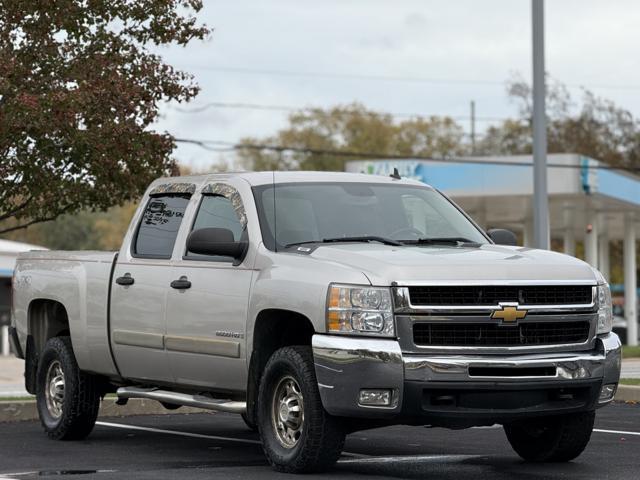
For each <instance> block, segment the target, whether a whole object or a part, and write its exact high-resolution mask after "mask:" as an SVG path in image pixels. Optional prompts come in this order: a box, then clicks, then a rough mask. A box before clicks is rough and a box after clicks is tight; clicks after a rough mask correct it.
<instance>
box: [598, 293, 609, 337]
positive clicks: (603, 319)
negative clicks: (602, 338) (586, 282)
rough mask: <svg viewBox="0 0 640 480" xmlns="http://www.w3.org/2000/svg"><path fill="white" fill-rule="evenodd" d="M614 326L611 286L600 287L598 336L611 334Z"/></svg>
mask: <svg viewBox="0 0 640 480" xmlns="http://www.w3.org/2000/svg"><path fill="white" fill-rule="evenodd" d="M612 326H613V311H612V309H611V290H609V284H607V283H604V284H602V285H598V329H597V331H596V333H597V334H601V333H609V332H610V331H611V328H612Z"/></svg>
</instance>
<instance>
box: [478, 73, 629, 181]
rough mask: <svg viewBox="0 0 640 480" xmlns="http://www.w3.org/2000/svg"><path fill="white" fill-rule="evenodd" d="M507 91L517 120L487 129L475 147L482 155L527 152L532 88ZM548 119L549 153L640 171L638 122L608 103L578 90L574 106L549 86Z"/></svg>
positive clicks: (556, 86)
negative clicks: (579, 94)
mask: <svg viewBox="0 0 640 480" xmlns="http://www.w3.org/2000/svg"><path fill="white" fill-rule="evenodd" d="M507 92H508V94H509V96H510V97H511V98H512V99H513V100H514V101H516V102H517V103H518V104H519V106H520V109H519V110H520V113H519V118H518V119H517V120H511V119H509V120H505V121H504V122H503V123H502V124H500V125H498V126H492V127H490V128H489V129H488V130H487V133H486V135H485V137H484V138H483V140H482V141H481V142H480V145H479V148H478V150H479V151H480V152H481V153H483V154H486V155H501V154H508V155H513V154H519V153H523V154H530V153H531V152H532V139H531V119H532V112H533V107H532V104H531V98H532V97H531V87H530V86H529V85H528V84H527V83H526V82H524V81H523V80H522V79H519V78H515V79H513V80H512V81H511V82H510V83H509V84H508V87H507ZM547 115H548V123H547V141H548V151H549V153H579V154H581V155H585V156H588V157H591V158H594V159H597V160H602V161H603V162H605V163H608V164H610V165H612V166H618V167H624V168H636V169H637V168H640V122H638V120H636V119H634V118H633V115H631V113H630V112H629V111H627V110H625V109H623V108H620V107H618V106H617V105H615V104H614V103H613V102H612V101H610V100H606V99H603V98H600V97H597V96H596V95H594V94H593V93H592V92H590V91H588V90H585V89H583V95H582V101H581V102H580V103H579V104H577V103H576V102H575V101H574V100H573V98H572V97H571V95H570V94H569V91H568V90H567V88H566V87H565V86H564V85H562V84H561V83H559V82H555V81H551V82H550V84H549V86H548V91H547Z"/></svg>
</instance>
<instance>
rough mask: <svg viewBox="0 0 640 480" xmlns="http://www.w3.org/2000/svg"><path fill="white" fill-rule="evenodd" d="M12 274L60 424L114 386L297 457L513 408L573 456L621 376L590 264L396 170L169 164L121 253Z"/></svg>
mask: <svg viewBox="0 0 640 480" xmlns="http://www.w3.org/2000/svg"><path fill="white" fill-rule="evenodd" d="M13 286H14V294H13V307H12V308H13V315H12V328H11V337H12V343H13V347H14V350H15V351H16V352H17V354H18V356H20V357H23V358H25V359H26V362H25V365H26V367H25V379H26V388H27V390H28V391H29V392H31V393H33V394H35V395H36V397H37V408H38V411H39V415H40V419H41V422H42V425H43V427H44V430H45V431H46V433H47V434H48V436H49V437H51V438H53V439H59V440H63V439H83V438H85V437H87V436H88V435H89V434H90V432H91V431H92V428H93V427H94V424H95V421H96V416H97V414H98V409H99V406H100V402H101V401H102V399H103V398H104V395H105V394H107V393H113V392H115V393H116V395H117V397H118V402H119V403H121V404H122V403H126V402H127V400H128V399H130V398H146V399H153V400H157V401H159V402H161V403H162V404H163V405H164V406H165V407H166V408H168V409H173V408H179V407H180V406H195V407H201V408H206V409H211V410H216V411H223V412H231V413H236V414H240V415H242V416H243V418H244V420H245V422H246V423H247V425H248V426H249V427H250V428H253V429H255V430H257V431H258V432H259V435H260V438H261V441H262V444H263V447H264V452H265V454H266V456H267V458H268V460H269V462H270V463H271V464H272V465H273V467H274V468H276V469H277V470H279V471H284V472H308V471H319V470H322V469H326V468H329V467H330V466H331V465H332V464H333V463H334V462H335V461H336V460H337V459H338V457H339V455H340V453H341V450H342V448H343V444H344V439H345V435H346V434H348V433H350V432H353V431H357V430H364V429H367V428H374V427H381V426H385V425H393V424H405V425H423V426H428V427H446V428H454V429H462V428H468V427H473V426H482V425H494V424H499V425H502V426H503V428H504V431H505V433H506V437H507V439H508V441H509V442H510V444H511V445H512V446H513V448H514V450H515V452H517V454H518V455H520V456H521V457H522V458H523V459H525V460H527V461H533V462H558V461H569V460H572V459H574V458H575V457H577V456H578V455H580V453H581V452H582V451H583V450H584V448H585V446H586V445H587V443H588V441H589V438H590V435H591V432H592V429H593V423H594V417H595V411H596V410H597V409H598V408H600V407H602V406H604V405H606V404H608V403H609V402H611V401H612V400H613V398H614V394H615V392H616V388H617V384H618V380H619V374H620V362H621V347H620V341H619V339H618V337H617V336H616V335H615V334H614V333H612V332H611V328H612V325H611V324H612V313H611V296H610V292H609V286H608V285H607V283H606V281H605V279H604V278H603V276H602V275H601V274H600V273H599V272H598V271H597V270H595V269H594V268H592V267H591V266H589V265H588V264H587V263H584V262H582V261H580V260H578V259H576V258H573V257H570V256H566V255H562V254H559V253H554V252H551V251H544V250H535V249H530V248H523V247H518V246H516V241H515V236H514V235H513V234H512V233H511V232H508V231H506V230H490V231H488V232H486V233H485V232H484V231H483V230H482V229H481V228H479V227H478V226H477V225H476V224H475V223H474V222H473V220H471V218H470V217H469V216H467V215H466V214H465V213H464V212H463V211H461V210H460V208H458V207H457V206H456V205H455V204H454V203H453V202H452V201H450V200H449V199H448V198H447V197H446V196H444V195H443V194H441V193H440V192H439V191H437V190H436V189H434V188H432V187H430V186H427V185H425V184H423V183H420V182H417V181H413V180H409V179H400V178H399V176H398V175H392V176H390V177H376V176H371V175H358V174H347V173H320V172H261V173H232V174H215V175H204V176H190V177H176V178H163V179H159V180H157V181H155V182H154V183H153V184H152V185H150V186H149V188H148V190H147V192H146V193H145V196H144V198H143V199H142V202H141V204H140V207H139V208H138V210H137V212H136V213H135V215H134V217H133V219H132V222H131V225H130V227H129V229H128V231H127V233H126V235H125V237H124V240H123V243H122V247H121V249H120V251H119V252H117V253H116V252H81V251H67V252H62V251H47V252H29V253H24V254H20V256H19V258H18V261H17V267H16V269H15V276H14V279H13ZM428 432H429V430H425V435H429V433H428Z"/></svg>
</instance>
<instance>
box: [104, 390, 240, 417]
mask: <svg viewBox="0 0 640 480" xmlns="http://www.w3.org/2000/svg"><path fill="white" fill-rule="evenodd" d="M117 395H118V399H128V398H147V399H149V400H157V401H158V402H164V403H170V404H173V405H181V406H184V407H195V408H205V409H207V410H216V411H218V412H228V413H245V412H246V411H247V404H246V402H236V401H232V400H220V399H217V398H211V397H207V396H206V395H189V394H187V393H178V392H170V391H168V390H160V389H157V388H138V387H122V388H119V389H118V391H117Z"/></svg>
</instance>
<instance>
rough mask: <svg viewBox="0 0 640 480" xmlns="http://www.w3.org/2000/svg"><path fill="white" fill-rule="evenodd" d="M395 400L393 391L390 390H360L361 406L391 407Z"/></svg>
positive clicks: (359, 400)
mask: <svg viewBox="0 0 640 480" xmlns="http://www.w3.org/2000/svg"><path fill="white" fill-rule="evenodd" d="M392 398H393V390H389V389H372V388H369V389H364V390H360V397H359V398H358V403H359V404H360V405H368V406H376V407H389V406H391V400H392Z"/></svg>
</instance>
